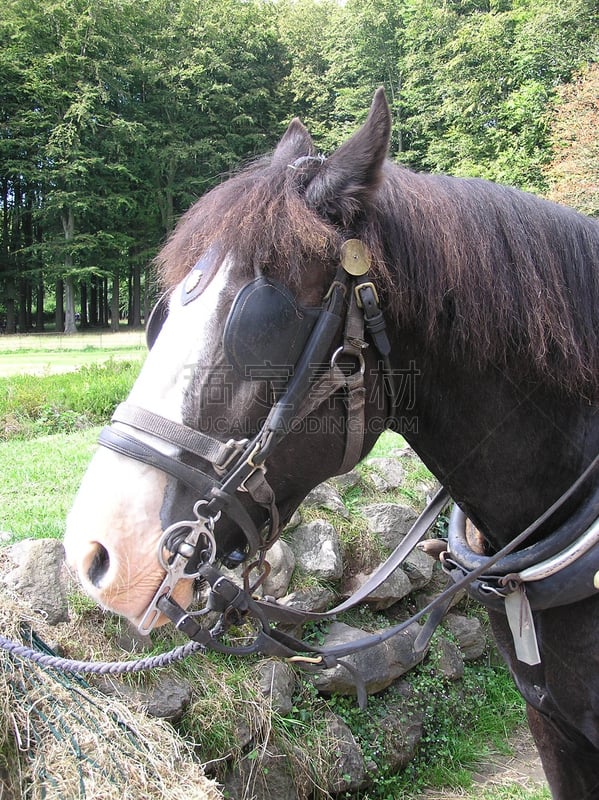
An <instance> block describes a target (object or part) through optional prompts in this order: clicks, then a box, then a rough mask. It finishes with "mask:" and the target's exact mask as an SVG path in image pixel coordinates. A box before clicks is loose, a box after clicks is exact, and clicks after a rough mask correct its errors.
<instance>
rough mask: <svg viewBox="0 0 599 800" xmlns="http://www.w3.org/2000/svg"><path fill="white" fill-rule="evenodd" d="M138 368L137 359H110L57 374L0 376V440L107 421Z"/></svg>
mask: <svg viewBox="0 0 599 800" xmlns="http://www.w3.org/2000/svg"><path fill="white" fill-rule="evenodd" d="M139 369H140V364H139V362H131V361H114V360H109V361H107V362H106V363H104V364H92V365H90V366H85V367H82V368H81V369H79V370H77V371H76V372H69V373H66V374H60V375H43V376H31V375H19V376H14V377H11V378H0V441H2V440H4V441H9V440H14V439H28V438H32V437H36V436H39V435H43V434H48V433H59V432H68V431H76V430H80V429H82V428H85V427H89V426H90V425H97V424H98V423H99V422H105V421H107V420H108V419H109V418H110V415H111V414H112V412H113V410H114V408H115V406H116V405H117V404H118V403H119V402H120V401H121V400H123V399H124V398H125V397H126V396H127V394H128V393H129V391H130V389H131V387H132V385H133V382H134V381H135V378H136V377H137V375H138V373H139Z"/></svg>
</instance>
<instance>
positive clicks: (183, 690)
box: [140, 675, 192, 723]
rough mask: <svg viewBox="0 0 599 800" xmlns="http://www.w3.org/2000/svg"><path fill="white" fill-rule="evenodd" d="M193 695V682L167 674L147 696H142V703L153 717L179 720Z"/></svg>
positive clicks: (172, 720)
mask: <svg viewBox="0 0 599 800" xmlns="http://www.w3.org/2000/svg"><path fill="white" fill-rule="evenodd" d="M191 696H192V689H191V684H189V683H188V682H187V681H185V680H183V679H182V678H171V677H169V676H168V675H166V676H165V677H163V678H160V680H159V681H158V683H157V684H156V685H155V686H154V687H152V690H151V691H150V692H148V694H147V695H146V697H145V701H144V698H143V696H142V697H140V702H141V705H142V706H143V707H144V708H145V710H146V712H147V713H148V714H149V715H150V716H152V717H159V718H160V719H165V720H168V721H169V722H173V723H174V722H178V721H179V720H180V719H181V717H182V716H183V714H184V713H185V710H186V708H187V706H188V705H189V703H190V700H191Z"/></svg>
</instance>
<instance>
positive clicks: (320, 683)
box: [312, 622, 423, 694]
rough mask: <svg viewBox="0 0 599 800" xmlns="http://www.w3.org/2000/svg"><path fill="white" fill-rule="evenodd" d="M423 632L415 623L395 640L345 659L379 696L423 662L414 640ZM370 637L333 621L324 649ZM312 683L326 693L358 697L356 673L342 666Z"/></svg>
mask: <svg viewBox="0 0 599 800" xmlns="http://www.w3.org/2000/svg"><path fill="white" fill-rule="evenodd" d="M419 632H420V625H418V624H417V623H413V624H412V625H409V626H408V627H407V628H406V629H405V630H404V631H402V632H401V633H398V634H396V635H395V636H393V637H392V638H391V639H388V640H387V641H385V642H380V643H379V644H376V645H373V646H372V647H369V648H367V649H365V650H362V651H360V652H358V653H352V654H351V655H348V656H344V658H343V660H344V661H346V662H348V663H349V664H350V666H351V667H353V669H354V670H356V671H357V672H358V674H359V675H360V676H361V678H362V680H363V681H364V684H365V686H366V691H367V692H368V693H369V694H375V693H376V692H380V691H382V690H383V689H386V688H387V686H389V685H390V684H391V683H393V681H395V680H396V679H397V678H399V677H400V676H401V675H403V674H404V673H406V672H407V671H408V670H410V669H412V667H414V666H415V665H416V664H418V663H419V662H420V661H422V658H423V654H422V653H415V652H414V641H415V639H416V637H417V636H418V633H419ZM368 636H369V634H368V633H367V632H366V631H363V630H361V629H360V628H353V627H351V626H349V625H346V624H345V623H343V622H333V623H331V625H330V626H329V629H328V632H327V633H326V634H325V636H324V641H323V647H332V646H335V645H341V644H348V643H350V642H354V641H356V640H358V639H364V638H367V637H368ZM312 683H313V684H314V685H315V686H316V688H317V689H318V690H319V691H321V692H323V693H325V694H334V693H338V694H356V683H355V680H354V678H353V677H352V674H351V673H350V672H349V671H348V670H347V669H345V668H344V667H343V666H341V665H338V666H336V667H333V668H331V669H325V670H322V671H321V672H318V673H317V674H316V675H314V676H313V677H312Z"/></svg>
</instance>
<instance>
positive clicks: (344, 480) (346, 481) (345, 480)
mask: <svg viewBox="0 0 599 800" xmlns="http://www.w3.org/2000/svg"><path fill="white" fill-rule="evenodd" d="M361 480H362V476H361V475H360V473H359V472H358V470H357V469H352V470H350V472H345V473H344V474H343V475H336V476H335V477H334V478H330V479H329V482H330V483H332V484H333V486H336V487H337V489H338V491H339V492H341V493H342V494H343V493H344V492H347V491H349V490H350V489H353V488H354V486H357V485H358V484H359V483H360V481H361Z"/></svg>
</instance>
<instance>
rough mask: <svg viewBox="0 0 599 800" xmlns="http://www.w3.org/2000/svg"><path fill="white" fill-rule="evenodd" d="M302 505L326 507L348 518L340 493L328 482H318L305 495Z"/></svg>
mask: <svg viewBox="0 0 599 800" xmlns="http://www.w3.org/2000/svg"><path fill="white" fill-rule="evenodd" d="M302 505H304V506H306V507H308V508H311V507H313V508H314V507H315V508H326V510H327V511H333V512H334V513H335V514H339V516H340V517H343V518H344V519H349V516H350V515H349V511H348V510H347V508H346V507H345V505H344V503H343V500H342V499H341V495H340V494H339V492H338V491H337V489H336V488H335V487H334V486H333V485H332V484H330V483H320V484H319V485H318V486H315V487H314V489H312V491H311V492H310V493H309V494H308V495H307V496H306V497H305V499H304V501H303V503H302Z"/></svg>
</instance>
